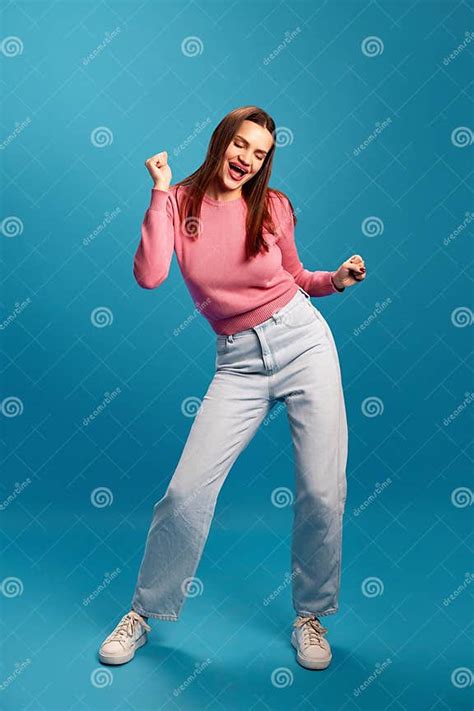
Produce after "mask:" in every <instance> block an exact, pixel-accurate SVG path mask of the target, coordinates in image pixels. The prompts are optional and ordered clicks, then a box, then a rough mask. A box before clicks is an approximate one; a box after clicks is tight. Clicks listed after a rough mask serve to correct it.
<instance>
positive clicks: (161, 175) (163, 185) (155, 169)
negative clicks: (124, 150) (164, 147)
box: [145, 151, 172, 190]
mask: <svg viewBox="0 0 474 711" xmlns="http://www.w3.org/2000/svg"><path fill="white" fill-rule="evenodd" d="M145 165H146V168H147V170H148V172H149V173H150V175H151V177H152V180H153V183H154V187H155V188H157V189H158V190H168V188H169V186H170V183H171V177H172V175H171V168H170V167H169V165H168V153H167V152H166V151H161V153H157V154H156V155H154V156H151V158H148V159H147V160H146V161H145Z"/></svg>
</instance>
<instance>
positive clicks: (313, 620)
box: [293, 617, 328, 649]
mask: <svg viewBox="0 0 474 711" xmlns="http://www.w3.org/2000/svg"><path fill="white" fill-rule="evenodd" d="M293 625H294V627H303V639H304V641H305V643H306V644H307V645H308V644H318V645H319V646H320V647H322V648H323V649H324V644H323V640H322V637H323V635H325V634H326V632H327V631H328V629H327V627H323V625H322V624H321V622H320V621H319V620H318V618H317V617H297V618H296V620H295V621H294V623H293Z"/></svg>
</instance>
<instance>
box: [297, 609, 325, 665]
mask: <svg viewBox="0 0 474 711" xmlns="http://www.w3.org/2000/svg"><path fill="white" fill-rule="evenodd" d="M293 626H294V630H293V632H292V633H291V644H292V645H293V647H295V649H296V650H297V654H296V659H297V660H298V662H299V663H300V664H301V666H303V667H305V668H306V669H326V667H328V666H329V665H330V663H331V659H332V653H331V647H330V645H329V642H328V641H327V640H326V639H324V637H323V635H324V634H326V632H327V631H328V630H327V629H326V627H323V626H322V624H321V622H320V621H319V620H318V618H317V617H302V616H300V615H298V617H297V618H296V620H295V621H294V623H293Z"/></svg>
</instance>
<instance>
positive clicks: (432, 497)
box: [0, 0, 474, 711]
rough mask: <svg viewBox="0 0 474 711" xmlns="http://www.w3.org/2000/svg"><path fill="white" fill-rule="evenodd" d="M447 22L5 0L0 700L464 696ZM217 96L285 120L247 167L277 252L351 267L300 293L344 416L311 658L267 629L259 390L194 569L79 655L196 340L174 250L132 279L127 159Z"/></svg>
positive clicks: (447, 18)
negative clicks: (265, 161)
mask: <svg viewBox="0 0 474 711" xmlns="http://www.w3.org/2000/svg"><path fill="white" fill-rule="evenodd" d="M117 28H118V29H117ZM297 28H299V29H297ZM471 29H472V12H471V8H470V4H469V3H468V2H454V1H453V2H448V1H445V2H435V1H433V2H423V1H419V2H386V1H382V0H379V1H378V2H359V1H354V2H323V1H321V0H311V2H309V1H307V2H306V1H298V2H291V3H290V2H280V3H273V2H266V1H261V0H259V1H258V2H257V1H253V2H247V1H246V0H239V1H238V2H229V3H227V2H206V1H205V0H198V1H197V2H153V3H152V2H143V3H141V2H137V3H132V2H112V1H111V0H108V1H106V2H101V3H98V4H97V3H92V2H80V3H79V2H67V3H66V2H10V3H8V4H6V6H5V7H4V9H3V30H2V36H3V43H2V53H1V54H0V58H1V66H2V94H3V113H2V117H1V137H0V138H1V142H2V150H1V153H0V155H1V158H2V168H1V170H2V183H3V200H2V216H1V219H2V230H1V234H0V239H1V242H0V244H1V246H2V252H1V254H2V296H1V313H2V316H1V318H0V322H1V323H2V327H1V343H2V345H1V356H2V366H1V367H2V378H1V387H2V397H1V401H2V402H1V408H2V413H1V416H0V421H1V424H2V436H1V439H2V449H3V453H2V472H3V474H2V483H1V496H0V499H1V500H2V501H3V503H2V505H1V507H0V508H1V510H0V514H1V522H2V533H1V536H2V537H1V547H2V561H3V562H2V574H1V581H0V582H1V591H2V594H1V595H0V601H1V606H2V628H1V637H2V654H1V662H2V666H1V672H0V683H1V687H0V704H2V708H6V709H19V708H21V709H31V710H33V709H34V710H36V709H38V710H40V709H41V710H42V709H46V710H48V711H52V710H53V709H54V710H55V709H60V710H61V711H65V710H66V709H74V710H79V709H94V710H95V709H114V710H116V711H118V710H122V709H123V710H125V709H163V708H166V709H197V708H199V709H209V710H210V709H213V710H214V709H259V710H260V709H262V710H263V709H280V708H282V709H284V708H291V709H298V711H303V710H304V711H305V710H306V709H313V708H314V709H316V708H318V709H325V710H328V709H331V710H332V709H337V710H339V711H342V710H344V711H346V710H349V709H351V710H352V709H374V710H376V711H380V710H381V709H390V710H391V711H398V710H405V709H410V710H411V709H416V710H417V711H421V709H426V710H427V711H428V709H429V710H430V711H444V710H445V709H466V710H467V709H471V708H472V705H473V697H472V686H470V685H471V684H472V679H473V676H472V674H473V673H472V667H473V647H472V642H470V639H472V629H469V625H470V618H471V617H472V609H473V608H472V591H473V590H474V585H472V584H471V583H472V581H474V569H473V566H472V560H473V559H472V546H471V543H472V508H470V504H472V490H471V489H472V483H471V476H470V475H472V463H473V454H474V453H473V443H472V439H471V438H470V433H471V432H472V411H473V407H472V405H471V400H472V397H473V395H472V393H471V391H472V389H473V388H472V370H473V362H472V323H473V314H472V310H471V309H472V295H473V290H472V282H473V279H472V268H471V267H472V250H471V248H470V240H471V238H472V224H470V220H471V218H472V216H473V214H474V213H473V205H472V200H471V198H472V189H471V186H472V167H473V165H472V150H473V148H472V128H473V111H472V69H473V44H472V42H471V43H470V44H469V43H466V44H465V46H463V47H462V49H461V51H459V53H458V54H457V55H456V56H455V57H454V58H452V59H449V60H448V61H447V62H446V61H443V60H445V59H446V58H448V57H449V55H450V54H451V53H452V52H453V50H455V48H456V47H458V45H460V44H461V43H463V41H464V40H465V37H466V34H465V33H469V32H470V31H471ZM107 33H109V34H108V35H107ZM285 33H287V34H285ZM372 36H375V37H376V38H378V39H376V40H375V41H374V43H371V42H369V43H368V44H367V41H366V38H368V37H372ZM190 37H194V38H197V39H196V40H189V39H188V38H190ZM6 38H13V39H12V40H7V39H6ZM285 38H286V41H285ZM473 38H474V35H473ZM107 40H108V41H107ZM101 43H103V44H101ZM279 46H280V47H279ZM366 47H367V48H368V49H367V48H366ZM371 47H372V48H371ZM374 47H375V49H374ZM278 48H279V49H278ZM364 50H365V51H364ZM272 53H273V55H272ZM88 57H89V59H87V58H88ZM266 58H267V61H265V59H266ZM268 58H270V59H268ZM246 104H256V105H258V106H261V107H262V108H264V109H265V110H266V111H268V112H269V113H270V114H271V115H272V116H273V117H274V119H275V122H276V124H277V126H278V127H279V130H280V134H281V136H282V137H283V139H284V140H282V142H281V145H279V146H278V148H277V151H276V156H275V163H274V171H273V174H272V179H271V185H272V186H274V187H277V188H279V189H281V190H283V191H284V192H286V193H287V194H288V196H289V197H290V199H291V200H292V202H293V204H294V206H295V208H296V209H297V210H298V217H299V222H298V225H297V228H296V230H297V231H296V238H297V245H298V249H299V253H300V257H301V259H302V261H303V263H304V265H305V267H306V268H308V269H336V268H337V267H338V266H339V265H340V264H341V262H342V261H344V260H345V259H347V258H349V257H350V256H351V255H352V254H354V253H357V254H361V255H362V256H363V258H364V259H365V262H366V267H367V279H366V280H365V282H364V283H362V284H356V285H355V286H354V287H352V288H349V289H346V291H345V292H344V293H343V294H341V295H339V294H334V295H331V296H329V297H324V298H320V299H313V302H314V303H315V304H316V305H317V307H318V308H319V309H320V310H321V312H322V313H323V315H324V316H325V318H326V320H327V321H328V323H329V324H330V327H331V329H332V331H333V334H334V337H335V339H336V343H337V345H338V350H339V354H340V360H341V366H342V370H343V380H344V386H345V394H346V404H347V413H348V421H349V426H350V442H349V462H348V469H347V475H348V499H347V507H346V516H345V523H344V549H343V572H342V589H341V599H340V604H341V606H340V611H339V613H338V614H337V615H333V616H329V617H326V618H324V622H325V623H327V626H328V627H329V630H330V631H329V635H328V639H329V641H330V642H331V644H332V647H333V654H334V658H333V662H332V664H331V666H330V667H329V668H328V669H327V670H326V671H324V672H320V673H318V672H310V671H306V670H304V669H302V668H301V667H299V666H298V665H297V663H296V661H295V658H294V650H293V648H292V647H291V646H290V643H289V637H290V632H291V624H292V621H293V619H294V617H293V609H292V606H291V589H290V586H289V585H288V584H287V583H286V582H285V581H287V577H285V576H288V573H289V570H290V568H289V564H290V542H291V541H290V531H291V520H292V507H291V505H288V506H283V507H281V508H280V507H277V506H275V505H273V503H272V494H273V493H274V492H275V490H276V489H278V488H279V487H283V488H284V489H289V490H290V491H292V489H293V461H292V450H291V440H290V435H289V428H288V423H287V419H286V414H285V412H284V410H283V409H282V410H279V411H278V412H277V416H276V417H274V418H273V419H272V420H271V421H269V422H268V423H265V424H264V425H263V426H262V427H261V429H260V430H259V432H258V433H257V435H256V437H255V438H254V440H253V441H252V442H251V444H250V445H249V447H248V448H247V449H246V450H245V451H244V452H243V454H242V455H241V457H240V458H239V459H238V461H237V462H236V464H235V466H234V467H233V469H232V470H231V472H230V474H229V477H228V479H227V481H226V483H225V485H224V488H223V490H222V492H221V496H220V498H219V501H218V506H217V510H216V516H215V519H214V522H213V525H212V528H211V533H210V536H209V539H208V543H207V546H206V548H205V551H204V555H203V558H202V560H201V564H200V566H199V568H198V571H197V576H198V582H199V584H200V594H198V595H197V596H196V597H194V598H193V599H189V600H187V601H186V603H185V606H184V609H183V613H182V616H181V618H180V620H179V621H178V622H177V623H167V622H157V621H153V622H152V624H153V631H152V633H151V634H150V636H149V643H148V645H146V646H145V647H144V648H143V649H141V650H140V651H139V652H138V653H137V656H136V658H135V660H134V661H133V662H132V663H130V664H127V665H125V666H123V667H115V668H114V667H103V666H101V665H100V663H99V662H98V659H97V649H98V646H99V644H100V642H101V641H102V639H103V638H104V637H105V636H106V634H108V633H109V632H110V631H111V629H112V628H113V626H114V625H115V624H116V622H117V621H118V620H119V619H120V617H121V616H122V615H123V614H124V613H125V612H126V611H127V610H128V609H129V605H130V601H131V595H132V592H133V586H134V583H135V579H136V574H137V572H138V567H139V564H140V561H141V557H142V553H143V546H144V542H145V536H146V533H147V530H148V525H149V522H150V520H151V514H152V507H153V504H154V503H155V502H156V501H157V500H158V499H159V498H160V497H161V496H162V495H163V493H164V491H165V488H166V485H167V483H168V481H169V479H170V477H171V475H172V473H173V470H174V467H175V465H176V463H177V461H178V458H179V455H180V452H181V450H182V447H183V445H184V442H185V440H186V437H187V433H188V431H189V429H190V427H191V423H192V416H193V407H192V403H193V402H194V403H196V402H197V403H199V401H200V399H201V398H202V397H203V395H204V393H205V391H206V389H207V386H208V384H209V382H210V380H211V378H212V375H213V369H214V358H215V351H214V334H213V332H212V330H211V328H210V326H209V325H208V323H207V322H206V321H205V320H204V318H203V317H202V316H200V315H199V314H197V312H196V311H195V310H194V305H193V303H192V300H191V297H190V295H189V293H188V291H187V289H186V286H185V284H184V282H183V280H182V277H181V274H180V271H179V268H178V265H177V262H176V258H175V257H174V258H173V264H172V268H171V271H170V275H169V277H168V279H167V280H166V282H165V283H164V284H163V285H162V286H161V287H160V288H159V289H157V290H153V291H146V290H143V289H140V287H139V286H138V285H137V284H136V282H135V281H134V279H133V275H132V262H133V255H134V253H135V250H136V248H137V246H138V241H139V238H140V226H141V221H142V219H143V216H144V212H145V209H146V207H147V206H148V202H149V198H150V192H149V191H150V188H151V180H150V178H149V175H148V173H147V172H146V168H145V166H144V161H145V159H146V158H148V157H149V156H150V155H152V154H154V153H156V152H158V151H161V150H167V151H168V154H169V160H170V164H171V167H172V170H173V182H174V181H177V180H180V179H182V178H183V177H185V176H186V175H188V174H190V173H191V172H192V171H193V170H195V169H196V168H197V167H198V166H199V165H200V164H201V162H202V161H203V159H204V156H205V152H206V148H207V144H208V141H209V138H210V135H211V133H212V130H213V129H214V127H215V126H216V125H217V123H218V122H219V121H220V120H221V118H222V117H223V116H224V115H225V114H226V113H227V112H228V111H230V110H231V109H233V108H235V107H237V106H241V105H246ZM384 121H387V122H388V125H386V126H384V127H383V130H380V133H378V134H377V133H375V134H374V140H368V139H369V136H370V135H371V134H373V133H374V131H375V130H376V128H377V122H379V124H380V125H379V129H380V128H381V127H382V122H384ZM203 124H204V126H203ZM15 128H16V129H17V130H16V131H15ZM9 136H10V138H9ZM366 140H368V143H367V144H366V147H365V148H364V149H363V150H360V151H359V152H358V151H357V150H356V149H357V146H359V145H360V144H362V143H363V142H364V141H366ZM367 225H368V227H367ZM374 226H375V229H373V227H374ZM15 309H17V310H16V311H15ZM95 309H100V311H99V312H96V311H95ZM104 309H105V310H104ZM97 313H99V314H100V319H99V316H95V314H97ZM93 314H94V316H93ZM104 393H115V394H116V396H115V397H113V398H110V399H111V402H109V403H106V406H105V407H104V408H103V409H102V411H101V412H99V413H98V414H97V416H93V418H92V419H89V420H87V419H86V418H87V417H88V416H90V415H91V414H92V413H94V411H96V410H97V408H98V407H99V406H100V405H101V403H103V401H104V398H105V395H104ZM188 398H192V399H191V400H188ZM189 403H191V407H189ZM203 446H205V443H203ZM379 485H381V486H379ZM102 488H105V492H104V495H103V496H102V495H101V493H100V490H101V489H102ZM98 489H99V491H97V490H98ZM377 489H379V491H378V492H377ZM15 492H16V493H15ZM114 571H115V572H114ZM104 581H105V582H104ZM456 590H457V592H455V591H456ZM275 593H276V594H275ZM272 594H273V599H272V600H271V602H270V603H268V604H265V603H264V600H265V599H266V598H267V597H268V596H270V595H272ZM450 595H451V598H450V597H449V596H450ZM88 596H92V597H91V598H90V599H89V601H88V602H87V600H86V598H87V597H88ZM85 600H86V602H85ZM207 659H209V660H210V662H207V663H206V662H205V660H207ZM28 660H29V661H28ZM203 665H204V666H205V668H203ZM197 670H198V671H197ZM193 672H194V674H193ZM190 675H192V676H191V681H190V683H187V685H186V687H185V688H184V689H182V690H179V687H180V685H182V684H183V683H184V682H185V681H186V679H187V678H188V677H189V676H190ZM361 687H362V690H361ZM177 690H178V691H177Z"/></svg>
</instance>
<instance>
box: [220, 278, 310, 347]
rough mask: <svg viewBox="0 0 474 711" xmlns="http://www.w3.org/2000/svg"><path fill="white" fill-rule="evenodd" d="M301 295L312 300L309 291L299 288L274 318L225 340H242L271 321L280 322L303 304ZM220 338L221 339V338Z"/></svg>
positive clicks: (226, 337) (276, 312) (273, 315)
mask: <svg viewBox="0 0 474 711" xmlns="http://www.w3.org/2000/svg"><path fill="white" fill-rule="evenodd" d="M300 294H301V295H302V296H304V297H305V298H306V299H310V298H311V296H310V294H308V292H307V291H305V290H304V289H303V288H302V287H301V286H298V291H296V292H295V293H294V295H293V297H292V298H291V299H290V300H289V302H288V303H287V304H285V306H282V307H281V308H280V309H277V311H275V313H274V314H272V316H270V317H269V318H267V319H266V320H265V321H263V322H262V323H259V324H257V325H256V326H253V327H252V328H247V329H245V331H239V332H238V333H237V334H230V335H229V336H223V338H225V339H227V340H229V341H230V342H232V341H233V340H234V337H236V338H240V337H241V336H242V335H244V334H247V333H252V332H253V333H255V329H257V328H262V327H264V326H265V324H267V323H269V322H270V321H278V319H279V318H280V316H282V315H283V314H286V313H288V312H289V311H291V310H292V309H294V308H295V307H296V306H297V305H298V304H299V303H301V296H300ZM219 338H220V336H219Z"/></svg>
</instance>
